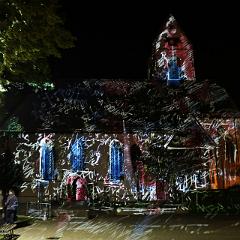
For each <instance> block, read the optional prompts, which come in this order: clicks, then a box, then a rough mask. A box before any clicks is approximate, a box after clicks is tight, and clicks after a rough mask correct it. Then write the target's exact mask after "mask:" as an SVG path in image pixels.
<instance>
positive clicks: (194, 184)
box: [10, 16, 240, 202]
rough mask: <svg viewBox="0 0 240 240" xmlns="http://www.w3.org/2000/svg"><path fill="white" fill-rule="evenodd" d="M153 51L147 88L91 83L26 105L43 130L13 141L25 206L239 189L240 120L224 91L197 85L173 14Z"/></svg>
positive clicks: (189, 50)
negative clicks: (60, 200) (34, 202)
mask: <svg viewBox="0 0 240 240" xmlns="http://www.w3.org/2000/svg"><path fill="white" fill-rule="evenodd" d="M153 46H154V47H153V52H152V58H151V66H150V68H149V81H148V82H144V81H142V82H130V81H124V80H123V81H122V80H121V81H120V80H118V81H112V80H102V81H98V80H95V81H85V82H83V83H81V84H77V85H75V86H73V87H67V88H65V89H57V90H54V91H53V92H47V91H45V90H44V91H42V92H41V91H40V93H38V96H37V97H36V96H35V95H34V96H33V98H34V100H33V101H28V103H27V104H30V102H31V103H34V104H33V105H34V107H33V108H32V109H33V110H32V111H31V114H32V115H31V116H32V117H33V119H36V122H37V123H38V124H39V123H40V124H41V125H40V127H39V128H38V129H37V130H36V129H35V130H36V131H35V130H34V131H33V130H29V131H26V132H20V133H17V134H16V135H15V137H13V138H11V140H10V141H11V142H12V145H11V149H12V151H13V152H14V153H15V160H16V161H20V162H21V163H22V166H23V172H24V177H25V182H24V183H23V185H22V186H21V189H22V195H21V197H22V201H29V200H31V201H35V200H36V199H37V198H38V200H39V201H44V199H45V198H46V197H47V198H48V200H49V199H63V200H65V201H89V199H90V198H91V199H93V200H95V199H97V200H99V201H105V202H107V201H113V202H114V201H118V202H126V201H136V200H139V199H140V200H143V201H157V200H159V201H161V200H162V201H167V200H168V199H169V198H171V194H172V191H176V190H177V191H180V192H187V191H190V190H196V189H222V188H228V187H230V186H233V185H236V184H239V183H240V159H239V142H240V119H239V113H238V111H237V110H236V109H235V108H234V107H233V108H229V106H230V105H229V103H230V102H231V100H230V98H229V96H228V95H227V93H226V91H225V90H224V89H222V88H221V87H219V86H217V85H216V84H211V83H209V82H208V81H203V82H200V83H198V82H196V80H195V69H194V58H193V49H192V46H191V44H190V42H189V41H188V39H187V37H186V36H185V34H184V33H183V32H182V31H181V30H180V28H179V27H178V25H177V23H176V21H175V19H174V17H172V16H171V17H170V18H169V20H168V21H167V23H166V27H165V29H164V31H163V32H162V33H161V34H160V35H159V37H158V39H157V40H156V41H155V42H154V45H153ZM145 102H146V103H145ZM27 106H28V105H27ZM33 123H34V121H33ZM29 125H31V123H29ZM78 126H80V127H79V128H78ZM59 129H61V130H59ZM155 165H156V167H155ZM149 166H150V167H149ZM154 169H155V170H154ZM156 171H157V172H156ZM39 192H41V193H39ZM26 196H28V197H26Z"/></svg>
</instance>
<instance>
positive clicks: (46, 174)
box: [39, 134, 54, 181]
mask: <svg viewBox="0 0 240 240" xmlns="http://www.w3.org/2000/svg"><path fill="white" fill-rule="evenodd" d="M51 137H52V135H51V134H49V135H47V136H45V137H43V138H42V140H41V141H40V143H39V146H40V165H39V172H40V178H41V179H43V180H48V181H51V180H53V179H54V152H53V141H52V140H51Z"/></svg>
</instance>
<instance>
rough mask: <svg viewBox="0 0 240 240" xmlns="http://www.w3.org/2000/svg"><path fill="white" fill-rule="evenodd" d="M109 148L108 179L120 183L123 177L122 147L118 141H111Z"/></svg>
mask: <svg viewBox="0 0 240 240" xmlns="http://www.w3.org/2000/svg"><path fill="white" fill-rule="evenodd" d="M109 148H110V151H109V162H110V164H109V179H110V181H111V182H120V180H121V177H122V176H123V147H122V144H121V143H120V142H119V141H118V140H112V141H111V143H110V146H109Z"/></svg>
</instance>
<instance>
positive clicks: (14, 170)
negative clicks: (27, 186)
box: [0, 136, 23, 195]
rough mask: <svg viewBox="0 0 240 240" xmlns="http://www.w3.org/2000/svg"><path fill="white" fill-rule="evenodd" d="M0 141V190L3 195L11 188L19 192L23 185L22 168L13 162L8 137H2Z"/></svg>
mask: <svg viewBox="0 0 240 240" xmlns="http://www.w3.org/2000/svg"><path fill="white" fill-rule="evenodd" d="M0 140H1V141H0V189H1V190H3V194H4V195H5V194H6V192H7V190H9V189H11V188H14V189H15V190H19V188H20V186H21V184H22V183H23V171H22V166H21V165H20V164H18V163H15V161H14V155H13V153H12V151H11V149H10V143H9V137H8V136H2V137H1V139H0Z"/></svg>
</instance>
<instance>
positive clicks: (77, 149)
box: [69, 136, 85, 172]
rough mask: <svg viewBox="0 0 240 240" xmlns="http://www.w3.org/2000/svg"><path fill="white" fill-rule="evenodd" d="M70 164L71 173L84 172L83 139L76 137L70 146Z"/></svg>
mask: <svg viewBox="0 0 240 240" xmlns="http://www.w3.org/2000/svg"><path fill="white" fill-rule="evenodd" d="M69 158H70V162H71V169H72V171H73V172H78V171H82V170H84V167H85V166H84V165H85V164H84V140H83V137H78V136H76V138H75V140H74V141H72V144H71V146H70V156H69Z"/></svg>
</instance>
